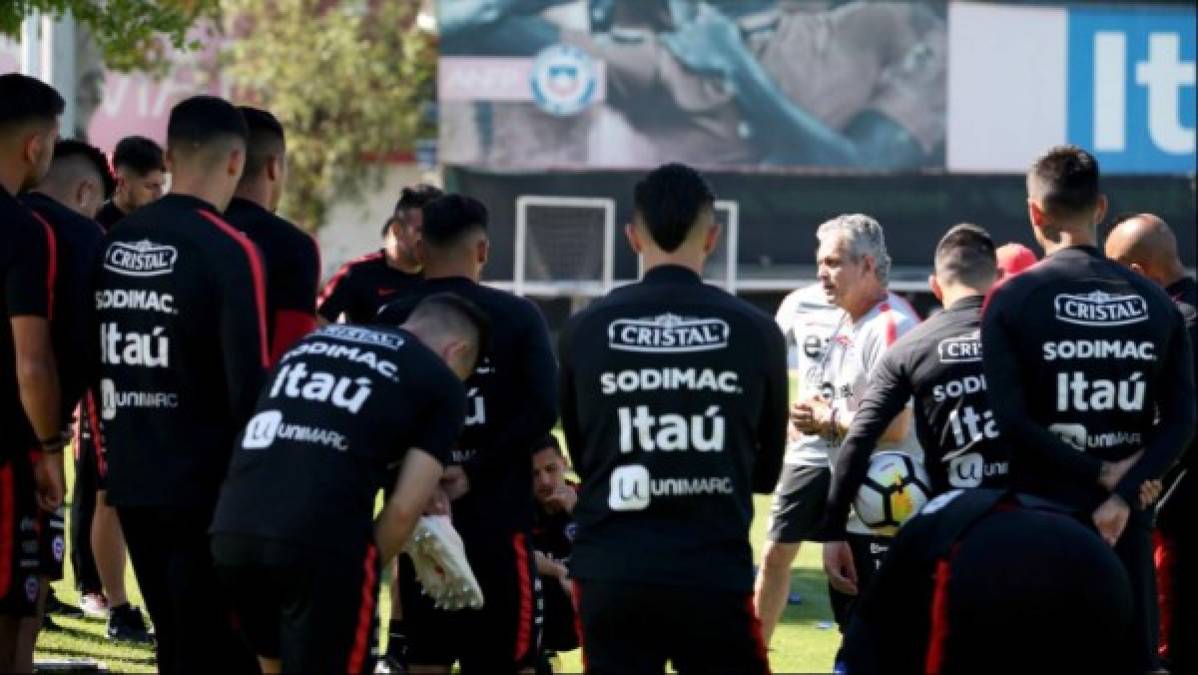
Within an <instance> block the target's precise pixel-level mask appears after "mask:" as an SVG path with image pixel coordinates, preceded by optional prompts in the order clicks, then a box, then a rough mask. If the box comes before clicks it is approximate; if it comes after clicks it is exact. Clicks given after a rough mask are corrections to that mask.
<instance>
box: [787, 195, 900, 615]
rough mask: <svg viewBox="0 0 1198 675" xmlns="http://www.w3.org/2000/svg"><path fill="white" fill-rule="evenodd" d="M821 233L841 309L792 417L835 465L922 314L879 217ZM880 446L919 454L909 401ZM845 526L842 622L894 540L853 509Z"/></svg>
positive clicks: (829, 559)
mask: <svg viewBox="0 0 1198 675" xmlns="http://www.w3.org/2000/svg"><path fill="white" fill-rule="evenodd" d="M816 237H817V238H818V239H819V249H818V251H817V252H816V263H817V265H818V267H819V272H818V279H819V283H820V286H821V287H822V288H823V291H824V297H825V298H826V299H827V301H828V302H829V303H831V304H833V305H835V306H837V307H839V308H840V309H841V310H843V311H842V313H841V316H840V319H839V322H838V324H837V327H836V329H835V331H834V332H833V333H832V339H831V342H830V343H829V345H828V349H827V351H826V352H825V353H824V354H823V356H822V363H821V365H820V367H819V368H818V369H817V371H816V373H815V375H816V376H817V378H818V382H819V384H818V387H819V391H820V393H819V394H818V395H815V396H809V397H807V398H804V399H802V400H800V401H798V402H797V403H795V404H794V405H793V406H792V408H791V421H792V422H793V424H794V426H795V427H796V428H797V429H798V430H799V431H801V432H803V433H807V434H817V435H819V436H822V437H824V438H825V439H827V441H828V449H829V453H828V454H829V457H828V460H829V464H830V466H835V465H836V456H835V455H836V452H835V449H837V448H839V446H840V441H841V440H842V439H843V438H844V436H845V434H846V433H847V432H848V430H849V427H850V425H851V424H852V422H853V416H854V415H855V414H856V413H857V409H858V406H859V405H860V404H861V401H862V399H863V398H864V396H865V392H866V389H867V388H868V387H869V384H870V379H871V377H872V375H873V372H874V368H875V367H876V366H877V364H878V363H879V362H881V360H882V356H883V355H884V354H885V353H886V350H887V349H889V348H890V346H891V345H892V344H894V342H895V341H896V340H898V338H899V337H901V336H903V335H904V334H906V333H907V332H908V331H910V330H911V329H912V328H914V327H915V326H916V325H918V324H919V316H918V315H917V314H916V313H915V310H914V309H912V308H911V305H910V304H908V303H907V301H906V300H903V299H902V298H901V297H899V296H897V295H895V294H894V293H891V292H890V291H889V288H888V283H889V276H890V255H889V254H888V253H887V252H886V239H885V237H884V235H883V233H882V226H881V225H879V224H878V221H876V220H874V219H873V218H870V217H869V216H866V215H862V214H850V215H841V216H837V217H836V218H833V219H832V220H829V221H828V222H826V223H824V224H823V225H820V226H819V230H818V231H817V232H816ZM878 449H879V450H901V451H905V452H907V453H909V454H911V455H912V456H913V457H914V458H916V459H917V460H920V461H922V459H923V452H922V450H921V449H920V447H919V443H918V442H917V441H916V439H915V435H914V429H913V425H912V424H911V407H910V403H909V402H908V405H907V407H906V409H904V410H903V412H901V413H899V415H898V416H897V417H895V418H894V421H893V422H891V423H890V425H889V426H888V427H887V428H886V431H885V432H884V433H883V434H882V436H881V438H880V439H879V441H878ZM846 531H847V534H846V541H837V542H827V543H825V545H824V570H825V572H826V573H827V574H828V582H829V585H830V586H831V589H830V591H829V597H830V599H831V601H832V612H833V614H834V615H835V617H836V621H837V623H838V624H840V626H841V628H842V629H843V628H844V626H845V625H846V624H847V620H848V617H849V613H850V611H851V605H852V600H853V598H854V597H855V596H856V595H857V593H858V591H859V590H860V589H862V588H864V587H865V586H866V585H867V584H868V582H869V579H870V578H871V577H872V575H873V573H874V571H875V570H876V569H877V567H878V565H880V564H881V560H882V556H883V555H884V554H885V552H886V550H887V548H888V547H889V538H888V537H881V536H878V535H877V534H876V533H874V532H872V531H871V530H870V529H869V528H867V527H866V526H865V525H864V524H863V523H862V522H861V521H860V520H859V519H858V518H857V517H856V516H855V515H852V516H850V517H849V521H848V525H847V527H846Z"/></svg>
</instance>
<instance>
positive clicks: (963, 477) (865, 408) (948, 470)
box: [826, 225, 1010, 538]
mask: <svg viewBox="0 0 1198 675" xmlns="http://www.w3.org/2000/svg"><path fill="white" fill-rule="evenodd" d="M997 279H998V268H997V262H996V259H995V254H994V242H993V241H992V240H991V239H990V235H989V234H988V233H987V232H986V231H985V230H983V229H982V228H980V227H977V226H976V225H958V226H956V227H954V228H952V229H951V230H949V231H948V232H947V233H946V234H945V235H944V237H942V238H941V239H940V243H939V244H937V246H936V258H935V274H933V275H932V276H931V278H929V279H928V283H929V285H930V286H931V287H932V293H933V294H935V296H936V298H937V299H938V300H939V301H940V302H941V303H942V304H943V305H944V311H942V312H940V313H939V314H936V315H935V316H933V317H931V318H929V319H928V320H927V321H924V322H923V323H922V324H920V325H919V326H917V327H916V328H914V329H913V330H912V331H911V332H910V333H908V334H906V335H904V336H903V337H901V338H899V339H898V341H897V342H895V343H894V345H893V346H891V348H890V350H889V351H887V352H886V355H885V356H883V357H882V361H881V363H880V364H878V367H877V369H876V370H875V371H874V374H873V376H872V377H873V381H872V383H871V384H870V387H869V392H868V393H867V394H866V395H865V400H864V401H862V403H861V407H860V408H858V409H857V415H856V416H854V417H853V423H852V425H851V426H850V427H849V433H848V436H847V437H846V438H845V441H844V444H843V445H842V446H841V449H840V455H839V457H838V459H837V464H836V470H835V471H833V472H832V475H833V476H835V479H834V480H833V482H832V490H831V492H830V494H829V497H828V504H829V506H828V525H829V527H830V528H834V529H833V530H832V531H829V532H827V533H826V535H827V536H831V537H836V538H840V536H841V535H842V534H843V528H844V523H845V521H846V520H847V518H848V514H849V508H850V507H851V506H852V503H853V499H854V498H855V497H856V495H857V491H858V490H859V489H860V488H861V482H862V481H863V480H865V474H866V473H867V472H868V471H869V458H870V454H871V453H872V452H873V450H874V448H876V447H877V443H878V439H879V438H880V437H881V436H882V433H883V432H884V431H885V430H886V427H887V425H889V424H890V421H891V420H892V419H894V416H895V415H897V414H898V413H900V412H902V410H903V408H905V407H906V405H907V402H908V401H910V400H911V398H912V397H913V396H914V398H915V410H914V413H915V432H916V434H917V435H918V437H919V444H920V445H921V446H923V449H924V465H925V466H926V467H927V470H928V476H929V478H931V481H932V485H931V487H932V491H933V492H934V493H941V492H946V491H948V490H951V489H954V488H975V487H1003V486H1005V485H1006V481H1007V470H1008V468H1009V464H1010V452H1009V451H1008V450H1007V448H1006V447H1005V446H1004V445H1003V444H1002V441H1001V439H1000V437H999V433H998V425H997V424H996V423H995V422H994V415H993V413H991V412H990V402H989V400H987V398H986V378H985V376H984V375H982V341H981V337H980V336H979V334H978V331H979V328H980V326H981V322H982V300H983V299H984V298H985V295H986V293H987V292H988V291H989V290H990V287H991V286H992V285H993V284H994V282H995V281H996V280H997Z"/></svg>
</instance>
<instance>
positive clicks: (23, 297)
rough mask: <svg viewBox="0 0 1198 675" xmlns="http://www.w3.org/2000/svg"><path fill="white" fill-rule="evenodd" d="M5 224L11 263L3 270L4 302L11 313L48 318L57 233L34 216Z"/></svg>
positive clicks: (52, 286)
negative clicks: (33, 217) (54, 245)
mask: <svg viewBox="0 0 1198 675" xmlns="http://www.w3.org/2000/svg"><path fill="white" fill-rule="evenodd" d="M31 218H32V217H31ZM5 225H6V228H5V234H4V236H5V237H6V238H9V243H8V246H9V247H11V251H12V258H11V260H10V264H9V265H8V267H7V269H5V270H4V304H5V308H6V310H7V311H8V316H9V317H10V318H11V317H14V316H41V317H46V318H49V317H50V314H51V303H52V302H53V300H52V296H53V289H54V278H53V275H52V271H53V269H54V260H53V258H52V256H53V251H52V250H51V249H52V247H53V242H54V239H53V237H54V235H53V233H52V232H51V231H50V228H49V226H47V225H45V224H44V223H41V222H35V221H33V220H31V219H24V220H22V221H19V222H15V223H6V224H5ZM4 330H8V328H5V329H4Z"/></svg>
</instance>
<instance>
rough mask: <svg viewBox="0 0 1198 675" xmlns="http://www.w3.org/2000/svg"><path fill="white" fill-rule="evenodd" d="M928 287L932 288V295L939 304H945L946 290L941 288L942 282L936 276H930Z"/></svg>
mask: <svg viewBox="0 0 1198 675" xmlns="http://www.w3.org/2000/svg"><path fill="white" fill-rule="evenodd" d="M928 286H930V287H931V288H932V295H934V296H936V301H937V302H941V303H943V302H944V289H943V288H941V287H940V280H939V279H937V278H936V275H935V274H930V275H928Z"/></svg>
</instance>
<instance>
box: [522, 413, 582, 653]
mask: <svg viewBox="0 0 1198 675" xmlns="http://www.w3.org/2000/svg"><path fill="white" fill-rule="evenodd" d="M538 445H539V446H540V449H539V450H537V451H536V452H535V453H533V455H532V488H533V494H534V495H535V496H536V504H537V510H536V513H535V514H534V517H533V525H532V546H533V549H534V551H535V552H536V559H537V573H538V574H540V576H541V595H542V597H544V599H545V630H544V631H543V632H542V638H543V639H542V640H541V646H542V652H543V657H542V658H541V663H540V664H539V665H538V666H537V667H538V668H539V670H538V673H550V672H552V663H551V659H552V658H553V657H555V656H556V653H557V652H568V651H572V650H575V649H578V639H579V635H578V620H577V618H576V615H575V613H574V599H573V598H574V590H573V582H571V581H570V571H569V569H568V568H567V567H566V564H567V563H568V562H569V561H570V554H571V552H573V550H574V534H575V532H577V529H578V528H577V525H576V524H575V523H574V507H575V506H576V505H577V504H578V484H577V483H575V482H573V481H571V480H570V479H568V478H566V470H567V468H568V467H567V465H566V455H565V453H564V452H562V448H561V444H559V443H558V440H557V437H556V436H554V435H553V434H549V435H547V436H545V438H544V439H542V440H541V442H540V443H539V444H538Z"/></svg>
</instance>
